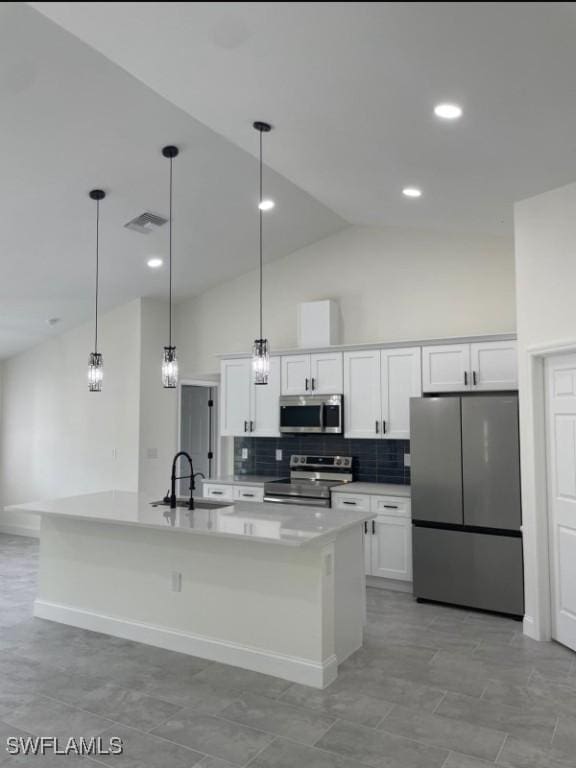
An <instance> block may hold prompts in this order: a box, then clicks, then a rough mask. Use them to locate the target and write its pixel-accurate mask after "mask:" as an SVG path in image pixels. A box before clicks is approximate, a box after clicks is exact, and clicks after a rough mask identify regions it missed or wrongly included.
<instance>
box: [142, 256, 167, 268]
mask: <svg viewBox="0 0 576 768" xmlns="http://www.w3.org/2000/svg"><path fill="white" fill-rule="evenodd" d="M146 264H148V266H149V267H150V269H158V267H161V266H162V264H164V262H163V261H162V259H159V258H158V257H154V258H152V259H148V261H147V262H146Z"/></svg>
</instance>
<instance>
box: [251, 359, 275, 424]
mask: <svg viewBox="0 0 576 768" xmlns="http://www.w3.org/2000/svg"><path fill="white" fill-rule="evenodd" d="M251 390H252V402H251V404H250V405H251V408H250V434H252V435H253V436H254V437H278V436H279V435H280V406H279V404H278V400H279V398H280V358H279V357H271V358H270V376H269V377H268V384H251Z"/></svg>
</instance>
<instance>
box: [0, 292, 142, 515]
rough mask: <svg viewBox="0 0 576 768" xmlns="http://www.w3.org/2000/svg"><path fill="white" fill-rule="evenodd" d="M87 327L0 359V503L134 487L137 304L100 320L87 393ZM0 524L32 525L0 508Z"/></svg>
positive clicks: (137, 405)
mask: <svg viewBox="0 0 576 768" xmlns="http://www.w3.org/2000/svg"><path fill="white" fill-rule="evenodd" d="M93 332H94V328H93V324H92V323H90V324H86V325H83V326H81V327H79V328H76V329H74V330H72V331H69V332H67V333H65V334H62V335H60V336H56V337H55V338H53V339H50V340H48V341H46V342H44V343H43V344H41V345H39V346H38V347H35V348H34V349H31V350H29V351H26V352H24V353H22V354H20V355H17V356H15V357H13V358H10V359H9V360H6V361H5V362H4V364H3V398H2V405H3V407H2V423H1V428H0V458H1V461H0V487H1V488H2V501H3V504H15V503H19V502H24V501H31V500H34V499H43V498H44V499H45V498H51V497H54V496H65V495H69V494H75V493H85V492H90V491H97V490H104V489H110V488H119V489H124V490H136V489H137V487H138V448H139V445H138V430H139V412H140V397H139V392H140V382H139V373H140V301H139V300H138V301H134V302H131V303H130V304H127V305H125V306H122V307H119V308H117V309H115V310H113V311H112V312H109V313H107V314H106V315H104V316H102V318H101V326H100V334H99V335H100V349H101V351H102V353H103V357H104V376H105V378H104V386H103V390H102V392H99V393H94V392H89V391H88V385H87V376H86V374H87V364H88V354H89V352H90V350H91V349H92V346H93V343H94V338H93ZM0 523H1V524H2V525H4V526H17V527H19V526H31V527H37V525H38V521H37V520H36V518H34V517H28V518H26V517H25V516H22V515H17V514H15V513H7V512H3V513H1V515H0Z"/></svg>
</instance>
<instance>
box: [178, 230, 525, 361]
mask: <svg viewBox="0 0 576 768" xmlns="http://www.w3.org/2000/svg"><path fill="white" fill-rule="evenodd" d="M254 262H255V264H256V263H257V253H256V251H255V252H254ZM257 287H258V281H257V274H256V272H251V273H249V274H245V275H242V276H241V277H239V278H237V279H235V280H232V281H230V282H227V283H224V284H222V285H219V286H217V287H216V288H214V289H212V290H210V291H208V292H206V293H204V294H203V295H201V296H200V297H198V298H194V299H190V300H188V301H185V302H182V303H180V304H179V305H178V307H177V312H176V320H177V323H176V336H177V345H178V349H179V352H180V361H181V370H182V372H183V374H184V375H189V376H192V375H195V374H196V375H198V374H204V373H211V372H215V371H217V370H218V368H219V366H218V360H217V358H216V357H215V353H223V352H247V351H249V349H250V347H251V343H252V340H253V339H254V338H255V335H256V333H257V330H258V303H257ZM321 298H336V299H338V300H339V303H340V307H341V312H342V319H343V338H342V341H343V343H364V342H371V341H383V340H402V339H419V338H426V337H434V336H457V335H466V334H477V333H478V334H482V333H498V332H510V331H514V330H515V297H514V255H513V248H512V244H511V242H510V241H508V240H504V239H502V238H496V237H471V236H468V235H447V234H440V233H437V232H429V231H419V230H405V229H398V228H389V229H386V230H376V229H368V228H362V227H349V228H348V229H346V230H344V231H342V232H340V233H338V234H336V235H333V236H331V237H328V238H325V239H324V240H320V241H319V242H317V243H315V244H314V245H311V246H308V247H307V248H303V249H302V250H300V251H297V252H296V253H293V254H291V255H290V256H287V257H285V258H282V259H279V260H277V261H274V262H272V263H270V264H268V265H267V266H266V268H265V275H264V300H265V303H264V333H265V335H266V336H267V337H268V338H269V339H270V342H271V345H272V349H273V350H274V349H281V348H289V347H294V346H296V305H297V304H298V302H301V301H307V300H312V299H321Z"/></svg>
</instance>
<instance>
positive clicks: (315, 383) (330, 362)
mask: <svg viewBox="0 0 576 768" xmlns="http://www.w3.org/2000/svg"><path fill="white" fill-rule="evenodd" d="M342 358H343V355H342V352H321V353H319V354H314V355H310V387H311V389H312V392H313V393H314V394H318V395H341V394H342V392H343V391H344V372H343V360H342Z"/></svg>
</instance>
